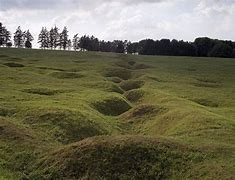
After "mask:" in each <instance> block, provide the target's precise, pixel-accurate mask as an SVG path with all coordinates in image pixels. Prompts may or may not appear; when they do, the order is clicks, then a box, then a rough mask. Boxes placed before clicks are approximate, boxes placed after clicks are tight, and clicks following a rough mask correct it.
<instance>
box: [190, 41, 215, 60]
mask: <svg viewBox="0 0 235 180" xmlns="http://www.w3.org/2000/svg"><path fill="white" fill-rule="evenodd" d="M194 44H195V45H196V47H197V54H198V56H201V57H203V56H204V57H207V56H208V53H209V51H210V50H211V49H212V48H213V47H214V45H215V41H214V40H212V39H210V38H208V37H202V38H197V39H195V41H194Z"/></svg>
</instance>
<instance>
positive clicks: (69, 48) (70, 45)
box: [68, 39, 72, 51]
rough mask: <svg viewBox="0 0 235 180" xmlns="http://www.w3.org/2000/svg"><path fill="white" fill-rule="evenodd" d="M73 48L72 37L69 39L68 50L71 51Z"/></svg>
mask: <svg viewBox="0 0 235 180" xmlns="http://www.w3.org/2000/svg"><path fill="white" fill-rule="evenodd" d="M71 48H72V41H71V39H69V40H68V50H69V51H70V50H71Z"/></svg>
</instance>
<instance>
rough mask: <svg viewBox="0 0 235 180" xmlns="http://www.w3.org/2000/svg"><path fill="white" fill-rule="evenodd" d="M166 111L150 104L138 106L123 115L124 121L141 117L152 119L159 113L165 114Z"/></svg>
mask: <svg viewBox="0 0 235 180" xmlns="http://www.w3.org/2000/svg"><path fill="white" fill-rule="evenodd" d="M166 111H167V109H166V108H164V107H160V106H155V105H152V104H140V105H138V106H136V107H134V108H132V109H131V110H130V111H128V112H127V113H125V114H124V115H123V117H124V118H126V119H132V118H141V117H143V116H146V117H150V118H151V117H152V116H155V115H157V114H159V113H163V112H166Z"/></svg>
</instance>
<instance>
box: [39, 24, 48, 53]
mask: <svg viewBox="0 0 235 180" xmlns="http://www.w3.org/2000/svg"><path fill="white" fill-rule="evenodd" d="M48 34H49V33H48V31H47V29H46V28H44V27H43V28H42V30H41V32H40V34H39V36H38V43H40V48H41V49H45V48H48V47H49V36H48Z"/></svg>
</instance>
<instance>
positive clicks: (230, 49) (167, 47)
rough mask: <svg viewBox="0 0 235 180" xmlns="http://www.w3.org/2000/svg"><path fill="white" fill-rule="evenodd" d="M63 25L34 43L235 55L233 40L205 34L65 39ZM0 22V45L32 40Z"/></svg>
mask: <svg viewBox="0 0 235 180" xmlns="http://www.w3.org/2000/svg"><path fill="white" fill-rule="evenodd" d="M68 32H69V31H68V29H67V27H64V28H63V30H62V31H61V32H60V31H59V28H58V27H56V26H55V27H52V28H51V29H50V30H47V28H46V27H43V28H42V29H41V32H40V34H39V35H38V43H39V45H40V48H41V49H63V50H75V51H101V52H116V53H129V54H141V55H167V56H198V57H225V58H234V57H235V42H233V41H228V40H226V41H224V40H218V39H210V38H208V37H200V38H196V39H195V41H194V42H188V41H183V40H180V41H178V40H176V39H173V40H169V39H161V40H153V39H144V40H141V41H139V42H130V41H128V40H125V41H122V40H114V41H104V40H99V39H98V38H96V37H94V36H87V35H84V36H82V37H79V36H78V34H75V35H74V36H73V38H72V39H69V35H68ZM11 36H12V35H11V32H10V31H8V30H7V28H6V27H5V26H3V24H2V23H0V47H12V46H13V45H14V46H15V47H16V48H32V41H33V40H34V38H33V36H32V34H31V33H30V31H29V30H27V31H23V30H21V27H20V26H19V27H18V28H17V29H16V31H15V33H14V34H13V43H12V41H11Z"/></svg>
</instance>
